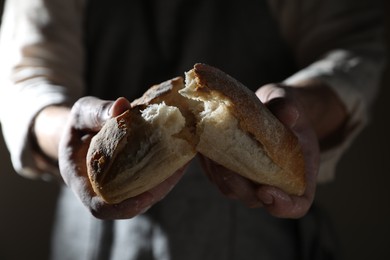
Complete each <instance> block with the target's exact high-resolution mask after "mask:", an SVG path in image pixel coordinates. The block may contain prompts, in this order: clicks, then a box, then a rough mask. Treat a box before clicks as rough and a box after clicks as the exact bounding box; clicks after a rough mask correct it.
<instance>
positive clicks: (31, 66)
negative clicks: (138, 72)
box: [0, 0, 385, 182]
mask: <svg viewBox="0 0 390 260" xmlns="http://www.w3.org/2000/svg"><path fill="white" fill-rule="evenodd" d="M380 2H381V1H375V0H343V1H341V0H326V1H324V0H322V1H321V0H295V1H294V0H269V4H270V5H271V8H272V10H273V12H274V15H275V17H276V19H277V20H278V22H279V25H280V29H281V32H282V34H283V36H284V37H285V39H286V41H287V42H288V44H289V45H290V47H291V48H292V50H293V51H294V55H295V59H296V62H297V63H298V64H299V65H300V66H301V67H302V69H301V70H300V71H298V72H297V73H296V74H294V75H291V77H289V78H288V79H286V83H288V84H294V83H295V82H299V81H301V80H306V79H310V78H318V79H320V80H323V81H324V82H326V83H328V85H329V86H331V87H332V88H333V89H334V91H335V92H336V93H337V94H338V95H339V97H340V99H341V100H342V101H343V102H344V104H345V106H346V108H347V109H348V114H349V120H348V122H347V124H346V126H345V129H344V139H343V141H342V142H341V143H339V144H338V145H337V146H336V147H333V148H332V149H330V150H327V151H323V152H322V154H321V167H320V173H319V177H318V180H319V181H320V182H324V181H328V180H331V179H332V178H333V176H334V171H335V166H336V164H337V162H338V161H339V159H340V157H341V156H342V154H343V153H344V152H345V150H346V149H347V148H348V147H349V145H350V144H351V142H352V141H353V139H354V138H355V137H356V135H357V133H359V131H360V130H361V129H362V127H363V126H364V125H365V124H366V123H367V119H368V117H367V112H368V108H369V106H370V104H371V102H372V101H373V99H374V97H375V95H376V93H377V90H378V87H379V82H380V76H381V73H382V69H383V65H384V59H385V55H384V46H383V42H382V30H383V28H382V23H381V18H382V17H381V16H382V9H381V5H380ZM84 5H85V3H84V1H83V0H66V1H63V0H50V1H44V0H28V1H26V0H12V1H6V6H5V12H4V16H3V20H2V26H1V28H0V120H1V123H2V130H3V134H4V138H5V141H6V144H7V146H8V149H9V151H10V154H11V159H12V162H13V165H14V168H15V170H16V171H17V172H19V173H20V174H22V175H25V176H29V177H36V176H41V175H42V174H43V173H42V172H39V170H37V166H36V165H37V162H36V160H35V159H34V156H33V154H34V151H33V149H32V147H31V142H30V134H29V133H30V128H31V125H32V123H33V120H34V117H35V115H36V114H37V113H38V112H39V111H40V110H41V109H42V108H44V107H45V106H48V105H52V104H61V103H69V104H72V103H73V102H74V101H75V100H77V99H78V98H80V97H81V96H82V93H83V91H84V82H83V77H82V75H83V68H84V61H83V57H84V55H83V52H84V49H83V44H82V35H83V30H82V21H83V15H84V12H83V8H84ZM51 28H56V29H55V30H52V29H51Z"/></svg>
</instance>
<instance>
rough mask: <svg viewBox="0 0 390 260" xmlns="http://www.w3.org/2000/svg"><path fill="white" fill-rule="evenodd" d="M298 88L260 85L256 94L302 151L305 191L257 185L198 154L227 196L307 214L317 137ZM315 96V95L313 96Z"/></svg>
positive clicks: (279, 213)
mask: <svg viewBox="0 0 390 260" xmlns="http://www.w3.org/2000/svg"><path fill="white" fill-rule="evenodd" d="M300 91H301V89H294V88H288V87H283V86H280V85H276V84H272V85H267V86H264V87H262V88H260V89H259V90H258V91H257V92H256V94H257V96H258V97H259V99H260V100H261V101H262V102H263V103H264V104H266V105H267V107H268V108H269V109H270V111H271V112H272V113H273V114H274V115H275V116H276V117H277V118H278V119H279V120H280V121H281V122H282V123H283V124H284V125H285V126H287V127H288V128H290V129H291V130H292V131H293V132H294V134H295V135H296V136H297V138H298V140H299V142H300V144H301V146H302V150H303V153H304V158H305V169H306V182H307V186H306V191H305V193H304V194H303V195H302V196H292V195H289V194H287V193H285V192H283V191H282V190H280V189H278V188H275V187H271V186H267V185H260V184H256V183H254V182H252V181H250V180H248V179H246V178H244V177H242V176H239V175H238V174H236V173H234V172H232V171H229V170H228V169H226V168H224V167H222V166H220V165H217V164H216V163H214V162H212V161H211V160H209V159H207V158H205V157H201V161H202V164H203V166H204V169H205V171H206V173H207V175H208V176H209V178H210V180H211V181H212V182H214V183H215V184H216V185H217V186H218V187H219V189H220V190H221V192H222V193H223V194H225V195H226V196H227V197H230V198H233V199H238V200H240V201H242V202H243V203H244V204H245V205H246V206H248V207H261V206H263V207H265V208H266V209H267V211H268V212H269V213H270V214H272V215H274V216H276V217H283V218H299V217H302V216H303V215H305V214H306V213H307V211H308V210H309V208H310V207H311V204H312V202H313V199H314V194H315V190H316V177H317V172H318V169H319V139H318V135H317V133H316V131H315V127H314V126H313V122H312V121H311V120H309V118H310V117H311V116H309V115H308V114H307V111H306V110H305V108H304V105H303V104H302V102H301V98H302V97H298V95H300ZM313 97H314V96H313ZM312 109H314V108H312Z"/></svg>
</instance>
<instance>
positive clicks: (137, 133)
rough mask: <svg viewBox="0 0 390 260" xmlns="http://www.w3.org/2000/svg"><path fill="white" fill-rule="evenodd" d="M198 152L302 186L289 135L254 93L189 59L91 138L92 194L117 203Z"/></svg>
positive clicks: (250, 173)
mask: <svg viewBox="0 0 390 260" xmlns="http://www.w3.org/2000/svg"><path fill="white" fill-rule="evenodd" d="M197 153H201V154H203V155H204V156H206V157H208V158H210V159H212V160H213V161H215V162H217V163H218V164H220V165H223V166H224V167H226V168H228V169H230V170H232V171H234V172H236V173H238V174H240V175H242V176H244V177H246V178H248V179H250V180H252V181H254V182H256V183H259V184H266V185H272V186H275V187H278V188H280V189H282V190H283V191H285V192H287V193H289V194H292V195H302V194H303V193H304V190H305V171H304V160H303V155H302V151H301V148H300V145H299V143H298V140H297V138H296V137H295V135H294V134H293V133H292V132H291V131H290V130H289V129H288V128H286V127H285V126H284V125H283V124H282V123H281V122H280V121H279V120H278V119H277V118H276V117H274V116H273V114H272V113H271V112H270V111H269V110H268V109H267V108H266V107H265V106H264V105H263V104H262V103H261V102H260V100H259V99H258V98H257V96H256V95H255V94H254V93H253V92H252V91H250V90H249V89H248V88H246V87H245V86H244V85H243V84H241V83H240V82H239V81H237V80H236V79H234V78H232V77H231V76H229V75H227V74H226V73H224V72H223V71H221V70H219V69H217V68H214V67H211V66H208V65H205V64H196V65H195V66H194V68H193V69H192V70H190V71H188V72H187V73H185V81H184V80H183V78H181V77H177V78H174V79H171V80H168V81H166V82H163V83H161V84H159V85H155V86H153V87H151V88H150V89H149V90H148V91H146V92H145V94H144V95H143V96H142V97H141V98H139V99H137V100H135V101H133V103H132V108H131V109H130V110H128V111H126V112H125V113H123V114H122V115H120V116H118V117H116V118H112V119H110V120H108V121H107V123H106V124H105V125H104V126H103V128H102V129H101V131H100V132H99V133H98V134H97V135H96V136H95V137H94V138H93V139H92V141H91V144H90V148H89V151H88V155H87V167H88V174H89V177H90V180H91V184H92V186H93V188H94V190H95V192H96V193H97V194H99V195H100V196H101V197H102V198H103V199H104V200H105V201H106V202H108V203H118V202H120V201H123V200H124V199H127V198H130V197H133V196H136V195H138V194H140V193H142V192H145V191H147V190H149V189H151V188H153V187H154V186H156V185H158V184H159V183H161V182H162V181H164V180H165V179H167V178H168V177H169V176H171V175H172V174H173V173H174V172H175V171H176V170H178V169H179V168H181V167H182V166H183V165H185V164H186V163H188V162H189V161H190V160H192V159H193V158H194V157H195V155H196V154H197Z"/></svg>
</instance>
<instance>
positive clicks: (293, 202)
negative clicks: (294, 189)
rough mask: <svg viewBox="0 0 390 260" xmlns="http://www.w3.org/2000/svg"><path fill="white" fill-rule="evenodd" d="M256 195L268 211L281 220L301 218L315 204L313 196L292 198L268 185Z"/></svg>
mask: <svg viewBox="0 0 390 260" xmlns="http://www.w3.org/2000/svg"><path fill="white" fill-rule="evenodd" d="M256 193H257V196H258V198H259V199H260V200H261V201H262V202H263V205H264V207H265V208H266V209H267V211H268V212H269V213H270V214H271V215H273V216H275V217H279V218H300V217H302V216H304V215H305V214H306V213H307V212H308V210H309V209H310V207H311V204H312V202H313V197H311V196H290V195H288V194H286V193H284V192H283V191H281V190H279V189H277V188H275V187H271V186H266V185H264V186H261V187H260V188H258V190H257V192H256Z"/></svg>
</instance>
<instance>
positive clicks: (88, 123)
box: [72, 97, 130, 132]
mask: <svg viewBox="0 0 390 260" xmlns="http://www.w3.org/2000/svg"><path fill="white" fill-rule="evenodd" d="M129 108H130V102H129V101H128V100H127V99H125V98H118V99H117V100H116V101H108V100H102V99H99V98H96V97H84V98H81V99H79V100H78V101H77V102H76V103H75V104H74V106H73V108H72V113H73V119H74V120H75V122H74V127H75V128H76V129H78V130H88V131H96V132H97V131H99V130H100V129H101V128H102V126H103V125H104V124H105V122H106V121H107V120H108V119H110V118H111V117H115V116H117V115H119V114H121V113H123V112H124V111H126V110H127V109H129Z"/></svg>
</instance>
